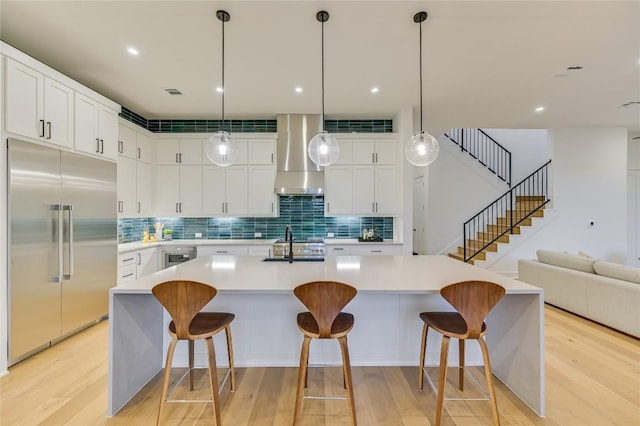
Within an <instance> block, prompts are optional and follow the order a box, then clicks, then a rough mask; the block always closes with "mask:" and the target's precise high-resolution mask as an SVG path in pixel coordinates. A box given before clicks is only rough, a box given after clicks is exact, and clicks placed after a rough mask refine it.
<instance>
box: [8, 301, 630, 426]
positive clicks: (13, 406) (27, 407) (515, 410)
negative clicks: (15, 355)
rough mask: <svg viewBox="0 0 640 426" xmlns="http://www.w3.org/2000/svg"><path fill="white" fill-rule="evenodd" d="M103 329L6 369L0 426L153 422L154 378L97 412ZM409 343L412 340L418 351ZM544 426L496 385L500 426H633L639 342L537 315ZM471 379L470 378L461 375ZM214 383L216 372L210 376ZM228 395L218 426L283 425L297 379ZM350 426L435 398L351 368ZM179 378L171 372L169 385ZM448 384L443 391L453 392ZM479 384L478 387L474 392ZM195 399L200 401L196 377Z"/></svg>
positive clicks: (400, 372) (182, 416) (197, 420)
mask: <svg viewBox="0 0 640 426" xmlns="http://www.w3.org/2000/svg"><path fill="white" fill-rule="evenodd" d="M107 339H108V322H107V321H105V322H102V323H100V324H97V325H95V326H93V327H91V328H90V329H87V330H85V331H83V332H81V333H80V334H78V335H76V336H73V337H71V338H69V339H67V340H64V341H63V342H60V343H58V344H57V345H55V346H53V347H52V348H50V349H47V350H45V351H43V352H41V353H39V354H37V355H36V356H34V357H31V358H29V359H27V360H25V361H23V362H21V363H19V364H16V365H14V366H12V367H11V368H10V374H9V375H7V376H5V377H3V378H2V379H0V424H1V425H2V426H25V425H26V426H31V425H73V426H104V425H107V426H114V425H126V426H138V425H139V426H147V425H149V424H153V423H154V422H155V417H156V414H157V409H158V402H159V395H160V390H161V380H162V376H161V374H158V375H157V376H156V377H155V378H154V379H153V380H152V381H151V382H150V383H149V384H148V385H147V386H145V387H144V388H143V389H142V390H141V391H140V392H139V393H138V394H137V395H136V396H135V397H134V398H133V399H132V400H131V401H130V402H129V403H128V404H127V405H126V406H125V407H124V408H123V409H122V410H121V411H120V412H119V413H118V414H117V415H116V416H115V417H113V418H108V417H106V409H107V389H106V386H107V364H108V363H107V353H108V348H107ZM418 339H419V336H416V342H417V343H416V344H418V343H419V342H418ZM545 348H546V383H547V395H546V404H547V416H546V417H545V418H540V417H538V416H537V415H536V414H535V413H534V412H533V411H532V410H530V409H529V408H528V407H527V406H526V405H525V404H524V403H523V402H522V401H521V400H520V399H519V398H517V397H516V396H515V395H514V394H513V393H511V391H510V390H509V389H508V388H506V386H504V385H503V384H502V383H500V382H499V381H496V384H495V387H496V396H497V401H498V410H499V412H500V419H501V422H502V424H503V425H521V426H607V425H611V426H623V425H624V426H636V425H640V340H638V339H635V338H632V337H630V336H627V335H624V334H621V333H618V332H616V331H614V330H611V329H609V328H607V327H604V326H601V325H598V324H595V323H593V322H591V321H588V320H586V319H584V318H579V317H576V316H575V315H572V314H569V313H567V312H564V311H562V310H559V309H557V308H553V307H550V306H546V307H545ZM471 371H473V370H471ZM218 373H219V376H218V377H219V379H221V378H222V376H223V375H224V373H225V371H224V370H223V369H220V371H219V372H218ZM236 374H237V389H236V391H235V392H233V393H231V392H230V391H229V386H228V384H227V385H226V386H225V389H223V391H222V393H221V412H222V423H223V424H224V425H225V426H257V425H274V426H280V425H289V424H291V421H292V419H293V406H294V401H295V389H296V383H297V375H298V369H297V368H295V367H289V368H238V369H236ZM352 374H353V385H354V395H355V402H356V411H357V415H358V424H360V425H365V426H390V425H402V426H414V425H421V426H423V425H430V424H435V405H436V403H435V401H436V400H435V392H433V390H432V389H430V388H429V387H428V386H427V385H425V389H424V391H419V390H418V388H417V374H418V369H417V366H416V367H413V366H403V367H352ZM178 376H179V369H176V372H175V374H172V380H175V379H176V378H177V377H178ZM454 376H457V375H455V374H449V377H450V378H452V380H451V382H450V384H452V385H453V386H455V385H457V379H456V380H454V378H455V377H454ZM481 383H482V382H481ZM196 387H197V390H196V391H195V392H193V393H189V394H190V395H191V394H192V396H193V395H198V396H205V397H208V382H207V380H206V375H205V374H204V373H198V374H197V380H196ZM309 391H310V392H311V391H314V392H319V393H330V394H341V395H343V394H344V389H343V386H342V374H341V372H340V369H339V368H335V367H331V368H317V367H316V368H311V369H310V374H309ZM165 415H166V418H165V419H164V421H163V424H166V425H193V424H198V425H213V424H214V420H213V419H214V418H213V409H212V407H211V405H210V403H209V404H207V403H196V404H193V403H192V404H169V405H168V406H167V412H166V413H165ZM350 423H351V419H350V416H349V410H348V406H347V402H346V401H315V400H305V402H304V405H303V421H302V424H303V425H307V426H340V425H350ZM491 424H492V417H491V410H490V407H489V405H488V402H486V401H478V402H466V401H465V402H455V401H445V409H444V417H443V426H463V425H469V426H471V425H473V426H476V425H491Z"/></svg>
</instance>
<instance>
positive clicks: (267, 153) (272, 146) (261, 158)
mask: <svg viewBox="0 0 640 426" xmlns="http://www.w3.org/2000/svg"><path fill="white" fill-rule="evenodd" d="M248 146H249V164H254V165H258V164H275V160H276V141H275V139H249V140H248Z"/></svg>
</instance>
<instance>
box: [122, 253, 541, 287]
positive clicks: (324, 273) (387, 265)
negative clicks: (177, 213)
mask: <svg viewBox="0 0 640 426" xmlns="http://www.w3.org/2000/svg"><path fill="white" fill-rule="evenodd" d="M176 279H184V280H193V281H200V282H204V283H207V284H210V285H212V286H213V287H216V288H217V289H218V290H219V291H253V292H255V291H280V292H291V291H292V290H293V288H294V287H295V286H297V285H299V284H302V283H305V282H308V281H313V280H332V281H341V282H345V283H348V284H350V285H352V286H354V287H355V288H356V289H358V290H359V291H391V292H396V293H397V292H402V293H423V294H424V293H437V292H439V290H440V289H441V288H442V287H444V286H445V285H447V284H451V283H454V282H457V281H465V280H487V281H493V282H496V283H498V284H500V285H502V286H503V287H504V288H506V289H507V293H530V294H532V293H542V290H541V289H539V288H537V287H534V286H532V285H529V284H526V283H523V282H520V281H516V280H514V279H511V278H508V277H504V276H502V275H498V274H496V273H494V272H491V271H488V270H486V269H482V268H478V267H474V266H472V265H468V264H465V263H462V262H460V261H457V260H455V259H452V258H450V257H446V256H334V257H327V258H325V261H324V262H293V263H289V262H264V261H263V260H262V258H261V257H256V256H228V255H225V256H203V257H199V258H197V259H194V260H191V261H189V262H186V263H183V264H181V265H178V266H174V267H172V268H168V269H165V270H162V271H159V272H156V273H155V274H151V275H149V276H146V277H143V278H141V279H139V280H137V281H131V282H129V283H125V284H123V285H121V286H119V287H117V288H114V289H112V290H111V291H112V292H118V293H122V292H148V291H150V290H151V288H152V287H153V286H154V285H156V284H159V283H161V282H164V281H169V280H176Z"/></svg>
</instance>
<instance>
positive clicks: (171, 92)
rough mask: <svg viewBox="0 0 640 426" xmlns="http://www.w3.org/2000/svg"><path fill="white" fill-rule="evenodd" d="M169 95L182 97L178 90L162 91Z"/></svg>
mask: <svg viewBox="0 0 640 426" xmlns="http://www.w3.org/2000/svg"><path fill="white" fill-rule="evenodd" d="M164 90H165V92H167V93H168V94H170V95H182V92H181V91H179V90H178V89H164Z"/></svg>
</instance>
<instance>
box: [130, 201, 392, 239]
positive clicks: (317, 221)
mask: <svg viewBox="0 0 640 426" xmlns="http://www.w3.org/2000/svg"><path fill="white" fill-rule="evenodd" d="M155 222H161V223H164V226H165V229H166V228H171V229H172V230H173V239H194V238H195V234H196V233H197V232H199V233H202V238H203V239H221V240H253V239H275V238H280V237H284V230H285V227H286V226H287V225H288V224H290V225H291V229H292V230H293V235H294V237H295V238H309V237H322V238H326V237H327V233H328V232H333V233H334V238H357V237H358V236H359V235H360V233H361V231H362V228H367V229H370V228H371V227H377V228H378V230H379V231H380V235H381V236H382V238H384V239H385V240H390V239H393V218H392V217H325V216H324V197H321V196H318V197H309V196H286V197H285V196H280V217H273V218H223V217H201V218H175V217H155V218H137V219H120V220H118V241H119V242H120V243H128V242H133V241H140V240H142V233H143V232H144V231H145V230H149V231H150V232H153V230H154V228H153V224H154V223H155ZM256 232H261V233H262V237H260V238H256V237H255V233H256Z"/></svg>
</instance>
